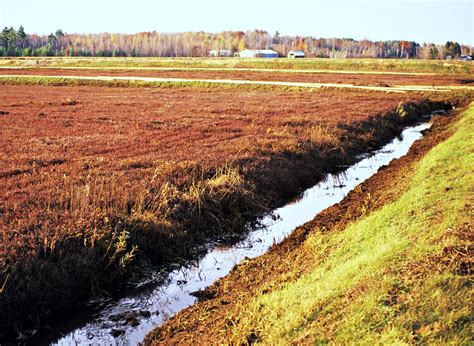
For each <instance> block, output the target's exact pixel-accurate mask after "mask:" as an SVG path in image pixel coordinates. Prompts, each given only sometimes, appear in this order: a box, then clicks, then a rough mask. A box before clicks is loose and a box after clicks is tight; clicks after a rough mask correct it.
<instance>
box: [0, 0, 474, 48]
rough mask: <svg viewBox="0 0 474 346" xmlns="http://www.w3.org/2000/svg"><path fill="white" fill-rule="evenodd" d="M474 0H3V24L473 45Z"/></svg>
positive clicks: (0, 16)
mask: <svg viewBox="0 0 474 346" xmlns="http://www.w3.org/2000/svg"><path fill="white" fill-rule="evenodd" d="M473 2H474V0H411V1H410V0H378V1H375V0H362V1H350V0H332V1H331V0H313V1H311V0H220V1H219V0H174V1H172V0H155V1H153V0H0V26H1V27H2V28H3V27H4V26H14V27H18V26H19V25H21V24H22V25H23V26H24V27H25V29H26V31H27V32H29V33H31V32H35V33H40V34H46V33H49V32H53V31H55V30H56V29H58V28H61V29H62V30H64V31H66V32H68V33H73V32H74V33H97V32H105V31H107V32H121V33H135V32H139V31H154V30H155V31H159V32H179V31H200V30H204V31H210V32H218V31H222V30H242V31H246V30H249V29H264V30H267V31H269V32H270V33H274V32H275V30H278V31H279V32H280V33H281V34H282V35H285V34H288V35H296V34H300V35H311V36H315V37H351V38H354V39H364V38H368V39H371V40H390V39H405V40H413V41H417V42H420V43H423V42H435V43H444V42H446V41H447V40H455V41H459V42H462V43H466V44H470V45H474V26H473V18H474V12H473V11H474V8H473Z"/></svg>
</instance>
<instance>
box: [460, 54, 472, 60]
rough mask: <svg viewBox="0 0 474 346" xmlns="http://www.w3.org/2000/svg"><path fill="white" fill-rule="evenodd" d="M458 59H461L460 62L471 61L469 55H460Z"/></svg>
mask: <svg viewBox="0 0 474 346" xmlns="http://www.w3.org/2000/svg"><path fill="white" fill-rule="evenodd" d="M459 59H461V61H472V57H471V56H470V55H461V56H460V57H459Z"/></svg>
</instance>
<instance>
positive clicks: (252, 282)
mask: <svg viewBox="0 0 474 346" xmlns="http://www.w3.org/2000/svg"><path fill="white" fill-rule="evenodd" d="M457 114H459V112H458V111H456V112H455V114H453V115H452V116H450V117H436V118H435V120H434V123H433V126H432V127H431V128H430V130H428V131H424V137H423V138H422V139H420V140H418V141H416V142H415V143H414V144H413V146H412V147H411V148H410V150H409V151H408V154H407V155H405V156H403V157H401V158H399V159H395V160H393V161H392V162H391V163H390V164H389V165H388V166H384V167H382V168H381V169H380V170H379V171H378V172H377V173H376V174H374V175H373V176H371V177H370V178H369V179H367V180H366V181H365V182H363V183H361V184H360V185H358V186H357V187H356V188H355V189H353V190H352V191H351V192H349V194H348V195H347V196H346V197H345V198H344V199H343V200H342V201H341V202H339V203H337V204H335V205H333V206H331V207H329V208H327V209H325V210H324V211H322V212H321V213H319V214H318V215H317V216H316V217H315V218H314V219H312V220H311V221H309V222H307V223H306V224H304V225H303V226H301V227H298V228H297V229H296V230H294V231H293V232H292V233H291V234H290V235H289V236H288V237H287V238H286V239H284V240H283V241H282V242H281V243H279V244H275V245H274V246H272V247H271V248H270V250H269V251H268V252H267V253H266V254H265V255H263V256H260V257H257V258H253V259H248V260H245V261H244V262H243V263H241V264H240V265H238V266H235V267H234V268H233V269H232V270H231V272H230V273H229V275H227V276H225V277H224V278H222V279H220V280H219V281H217V282H216V283H214V284H213V285H211V286H210V287H208V288H206V289H205V290H203V291H200V294H199V298H200V299H198V302H197V303H196V304H194V305H193V306H191V307H189V308H187V309H185V310H183V311H181V312H180V313H178V314H177V315H175V316H174V317H172V318H171V319H169V320H168V321H166V322H165V323H164V324H163V325H162V326H160V327H157V328H156V329H155V330H154V331H153V332H151V333H150V334H149V335H148V336H147V337H146V339H145V341H144V343H145V344H173V345H174V344H206V343H221V342H224V343H225V342H226V340H228V339H227V338H226V336H227V335H231V333H232V326H233V323H232V318H233V316H234V315H235V316H238V311H239V307H242V306H245V305H246V304H247V303H248V302H250V301H252V299H253V298H254V297H255V296H257V295H261V294H268V293H269V292H270V291H271V288H270V291H269V287H273V286H275V287H279V283H283V282H286V281H288V280H289V281H294V280H297V278H298V277H300V276H302V275H304V274H305V273H307V272H308V271H310V270H311V269H312V265H311V264H310V265H308V264H307V263H312V262H311V261H309V260H308V259H309V258H310V257H311V254H308V253H307V251H305V249H304V248H303V243H304V241H305V239H306V238H307V236H308V235H309V234H311V233H314V232H324V233H325V232H340V231H343V230H344V229H345V227H346V226H348V225H349V224H351V223H353V222H355V221H357V220H358V219H359V218H361V217H364V216H366V215H367V214H368V213H370V212H372V211H374V210H377V209H379V208H381V207H383V206H384V205H385V204H387V203H390V202H392V201H394V200H396V198H397V197H398V196H400V195H401V194H403V192H404V191H405V190H406V189H408V186H407V184H408V181H409V179H408V178H409V177H410V174H411V172H412V170H413V166H414V165H415V164H416V163H417V162H418V161H419V160H420V159H421V158H422V157H423V156H424V155H425V154H426V153H427V152H428V151H429V150H431V149H432V148H433V147H435V146H436V145H437V144H438V143H440V142H442V141H443V140H446V139H447V138H449V136H450V135H451V134H452V132H453V130H452V129H451V128H450V126H449V125H450V124H451V123H452V122H453V120H455V119H456V115H457ZM395 182H396V184H395ZM395 185H396V186H395ZM368 196H370V198H368ZM289 268H298V270H296V271H294V270H293V271H292V274H291V275H288V271H289ZM295 275H296V276H295ZM233 311H236V314H233V313H232V312H233ZM249 343H251V342H250V341H249Z"/></svg>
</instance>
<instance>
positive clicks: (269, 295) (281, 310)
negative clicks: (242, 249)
mask: <svg viewBox="0 0 474 346" xmlns="http://www.w3.org/2000/svg"><path fill="white" fill-rule="evenodd" d="M473 126H474V104H471V106H470V107H469V108H468V109H467V110H466V111H465V112H464V113H463V114H462V115H461V116H460V118H459V121H457V122H456V123H455V124H454V125H452V128H451V131H453V135H452V136H451V137H449V138H448V139H447V140H445V141H443V142H441V143H440V144H438V145H437V146H435V147H434V148H433V149H431V150H430V151H429V152H428V153H427V154H426V155H425V156H424V157H423V158H422V159H421V160H420V161H418V162H416V163H415V164H414V167H413V169H412V170H410V171H409V173H408V174H406V175H405V176H404V179H403V180H402V179H397V178H396V177H395V178H394V180H393V184H394V185H393V187H392V189H394V190H397V189H398V190H399V191H400V193H398V194H397V193H395V195H396V196H397V197H396V198H394V199H393V200H392V201H389V202H387V203H386V204H385V205H383V206H382V207H381V208H378V209H376V210H375V211H373V212H371V213H365V216H363V217H361V218H359V219H358V220H357V221H354V222H353V223H349V224H348V225H347V227H345V228H344V229H339V230H338V229H331V230H330V231H327V230H324V229H322V228H316V227H315V228H313V229H312V230H311V231H310V234H309V236H308V237H307V238H306V240H305V241H304V242H303V243H302V244H300V245H299V247H298V249H297V251H298V252H299V253H300V254H304V257H305V260H304V261H303V262H302V261H295V260H294V257H292V256H290V255H288V256H287V258H286V259H285V260H283V262H285V261H286V265H287V267H286V270H285V271H284V272H279V273H274V275H277V276H278V279H274V280H268V281H267V282H266V283H264V284H262V285H261V287H259V289H258V291H257V293H256V294H254V295H253V296H252V297H250V298H248V299H240V298H239V299H238V300H239V301H237V302H235V301H234V302H232V301H230V300H229V301H226V299H228V298H229V297H226V296H225V294H224V295H223V296H222V297H220V298H222V301H221V304H222V307H221V308H216V309H209V308H206V306H205V304H206V303H207V302H204V305H203V306H202V307H199V305H200V304H198V307H196V308H195V309H194V313H195V314H194V315H193V317H194V318H195V321H196V320H197V321H199V322H195V321H194V322H192V323H193V328H194V329H192V330H189V326H188V325H187V323H188V321H187V320H186V319H185V318H184V317H183V316H180V315H178V316H176V317H175V318H173V319H172V320H171V321H170V322H169V323H168V324H166V325H165V326H164V327H162V328H161V329H158V330H156V331H155V332H153V333H152V334H150V335H149V336H148V339H147V342H148V343H157V342H163V343H182V342H185V341H186V340H188V341H189V340H190V339H189V338H188V339H187V338H186V336H187V337H190V335H187V334H191V338H192V339H194V340H193V341H195V342H198V341H203V340H204V341H210V340H212V342H213V343H221V342H224V343H232V344H240V343H247V342H248V343H253V342H259V343H263V344H288V343H290V342H295V343H305V344H306V343H321V342H323V343H326V342H330V343H335V344H347V343H361V344H368V343H383V344H385V343H389V344H399V343H410V344H411V343H435V344H437V343H450V344H471V343H472V342H473V338H472V329H470V328H471V327H472V319H473V311H472V296H471V292H472V287H471V285H472V269H471V268H472V251H473V244H472V196H473V187H474V176H473V174H472V172H473V170H474V144H473V143H474V134H473ZM370 198H371V196H370V194H368V195H367V199H370ZM360 208H364V205H361V206H360ZM362 214H363V215H364V213H363V212H362ZM341 217H343V216H342V215H341ZM285 256H286V255H285ZM302 256H303V255H302ZM302 263H304V264H303V265H302ZM302 272H303V274H301V273H302ZM246 274H248V273H245V270H242V271H240V272H239V273H238V274H235V275H234V277H237V283H238V280H243V281H248V280H247V279H246V278H245V277H246ZM234 284H235V282H234ZM230 285H232V282H224V283H222V284H221V285H220V287H221V288H222V290H224V291H226V290H228V289H229V288H226V287H227V286H228V287H230ZM216 299H218V298H216ZM231 299H232V297H231ZM214 306H215V305H214ZM224 310H225V311H224ZM186 317H189V316H186ZM213 320H215V321H214V322H213ZM219 320H220V321H224V322H222V323H220V322H219ZM189 323H191V322H189ZM196 325H198V326H197V327H196ZM213 325H214V326H215V327H210V329H209V328H208V327H209V326H213Z"/></svg>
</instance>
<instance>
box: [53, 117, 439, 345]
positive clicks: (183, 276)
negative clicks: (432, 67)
mask: <svg viewBox="0 0 474 346" xmlns="http://www.w3.org/2000/svg"><path fill="white" fill-rule="evenodd" d="M435 113H436V112H435ZM420 119H423V121H422V122H420V123H417V124H414V125H412V126H408V127H406V128H405V129H404V130H403V131H402V132H401V134H400V135H399V136H397V137H396V138H394V139H393V140H392V141H390V142H389V143H387V144H385V145H384V146H383V147H382V148H380V149H378V150H375V151H371V152H368V153H365V154H360V155H358V156H357V157H356V161H357V162H356V163H354V164H352V165H348V166H346V167H344V168H340V169H339V172H337V173H330V174H327V175H326V176H325V177H324V178H323V179H322V180H321V181H320V182H319V183H317V184H316V185H314V186H312V187H310V188H308V189H306V190H304V191H303V192H302V193H300V194H299V197H298V198H297V199H294V200H292V201H290V202H289V203H287V204H286V205H284V206H282V207H279V208H276V209H274V210H273V211H272V212H269V213H268V214H266V215H265V216H264V217H263V218H262V219H261V220H260V222H259V226H258V227H256V228H254V229H250V230H249V231H248V233H246V237H245V238H244V239H242V240H240V241H238V242H237V243H235V244H232V245H229V244H228V243H218V242H211V243H209V244H208V245H207V248H208V251H207V253H206V254H205V255H204V256H203V257H201V258H200V259H199V260H197V261H195V262H190V263H188V264H187V265H185V266H182V267H179V268H176V269H174V270H172V271H167V272H162V273H159V272H156V273H155V280H154V281H155V282H157V283H156V284H154V285H144V288H141V289H134V290H130V291H128V292H125V293H123V294H122V298H118V299H109V300H104V301H95V302H90V304H91V305H93V306H94V305H95V306H96V310H95V311H94V313H92V314H90V313H88V314H87V316H84V315H82V316H73V317H71V318H70V319H65V320H64V321H63V322H62V323H58V325H57V326H56V327H53V328H54V329H55V330H57V331H58V332H59V331H62V336H61V337H59V338H56V339H54V340H48V341H47V342H52V343H53V344H57V345H70V344H77V343H78V344H90V343H94V344H96V343H97V344H115V343H117V344H137V343H139V342H141V341H143V339H144V337H145V336H146V335H147V334H148V333H149V332H150V331H151V330H152V329H154V328H155V327H157V326H159V325H161V324H162V323H163V322H164V321H166V320H167V319H168V318H170V317H171V316H173V315H174V314H176V313H178V312H179V311H181V310H183V309H185V308H187V307H189V306H191V305H192V304H194V303H195V302H196V301H197V300H198V299H200V298H202V297H201V295H203V294H205V291H204V289H205V288H206V287H208V286H210V285H211V284H212V283H214V282H215V281H216V280H218V279H219V278H222V277H224V276H225V275H227V273H229V272H230V271H231V270H232V268H233V267H234V266H235V265H237V264H239V263H241V262H242V261H245V260H247V259H250V258H254V257H257V256H259V255H262V254H264V253H265V252H266V251H267V250H268V249H269V248H270V247H271V246H272V245H273V244H275V243H279V242H281V241H282V240H283V239H284V238H285V237H286V236H288V235H289V234H290V233H291V232H292V231H293V230H294V229H295V228H296V227H298V226H300V225H302V224H304V223H306V222H308V221H310V220H312V219H313V218H314V217H315V216H316V215H317V214H318V213H319V212H321V211H322V210H324V209H326V208H328V207H330V206H332V205H334V204H336V203H338V202H340V201H341V200H342V199H343V198H344V197H345V196H346V195H347V194H348V193H349V192H350V191H351V190H352V189H354V188H355V187H356V186H357V185H359V184H360V183H362V182H363V181H365V180H366V179H368V178H369V177H371V176H372V175H374V174H375V173H376V172H377V171H378V169H379V168H380V167H382V166H384V165H387V164H389V163H390V161H392V160H393V159H396V158H399V157H402V156H404V155H405V154H406V153H407V152H408V150H409V148H410V147H411V145H412V144H413V143H414V142H415V141H416V140H418V139H420V138H421V137H422V136H423V131H425V130H426V129H428V128H429V127H430V122H429V119H430V115H426V116H421V117H418V120H420ZM204 298H205V297H204ZM78 324H80V326H78Z"/></svg>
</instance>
